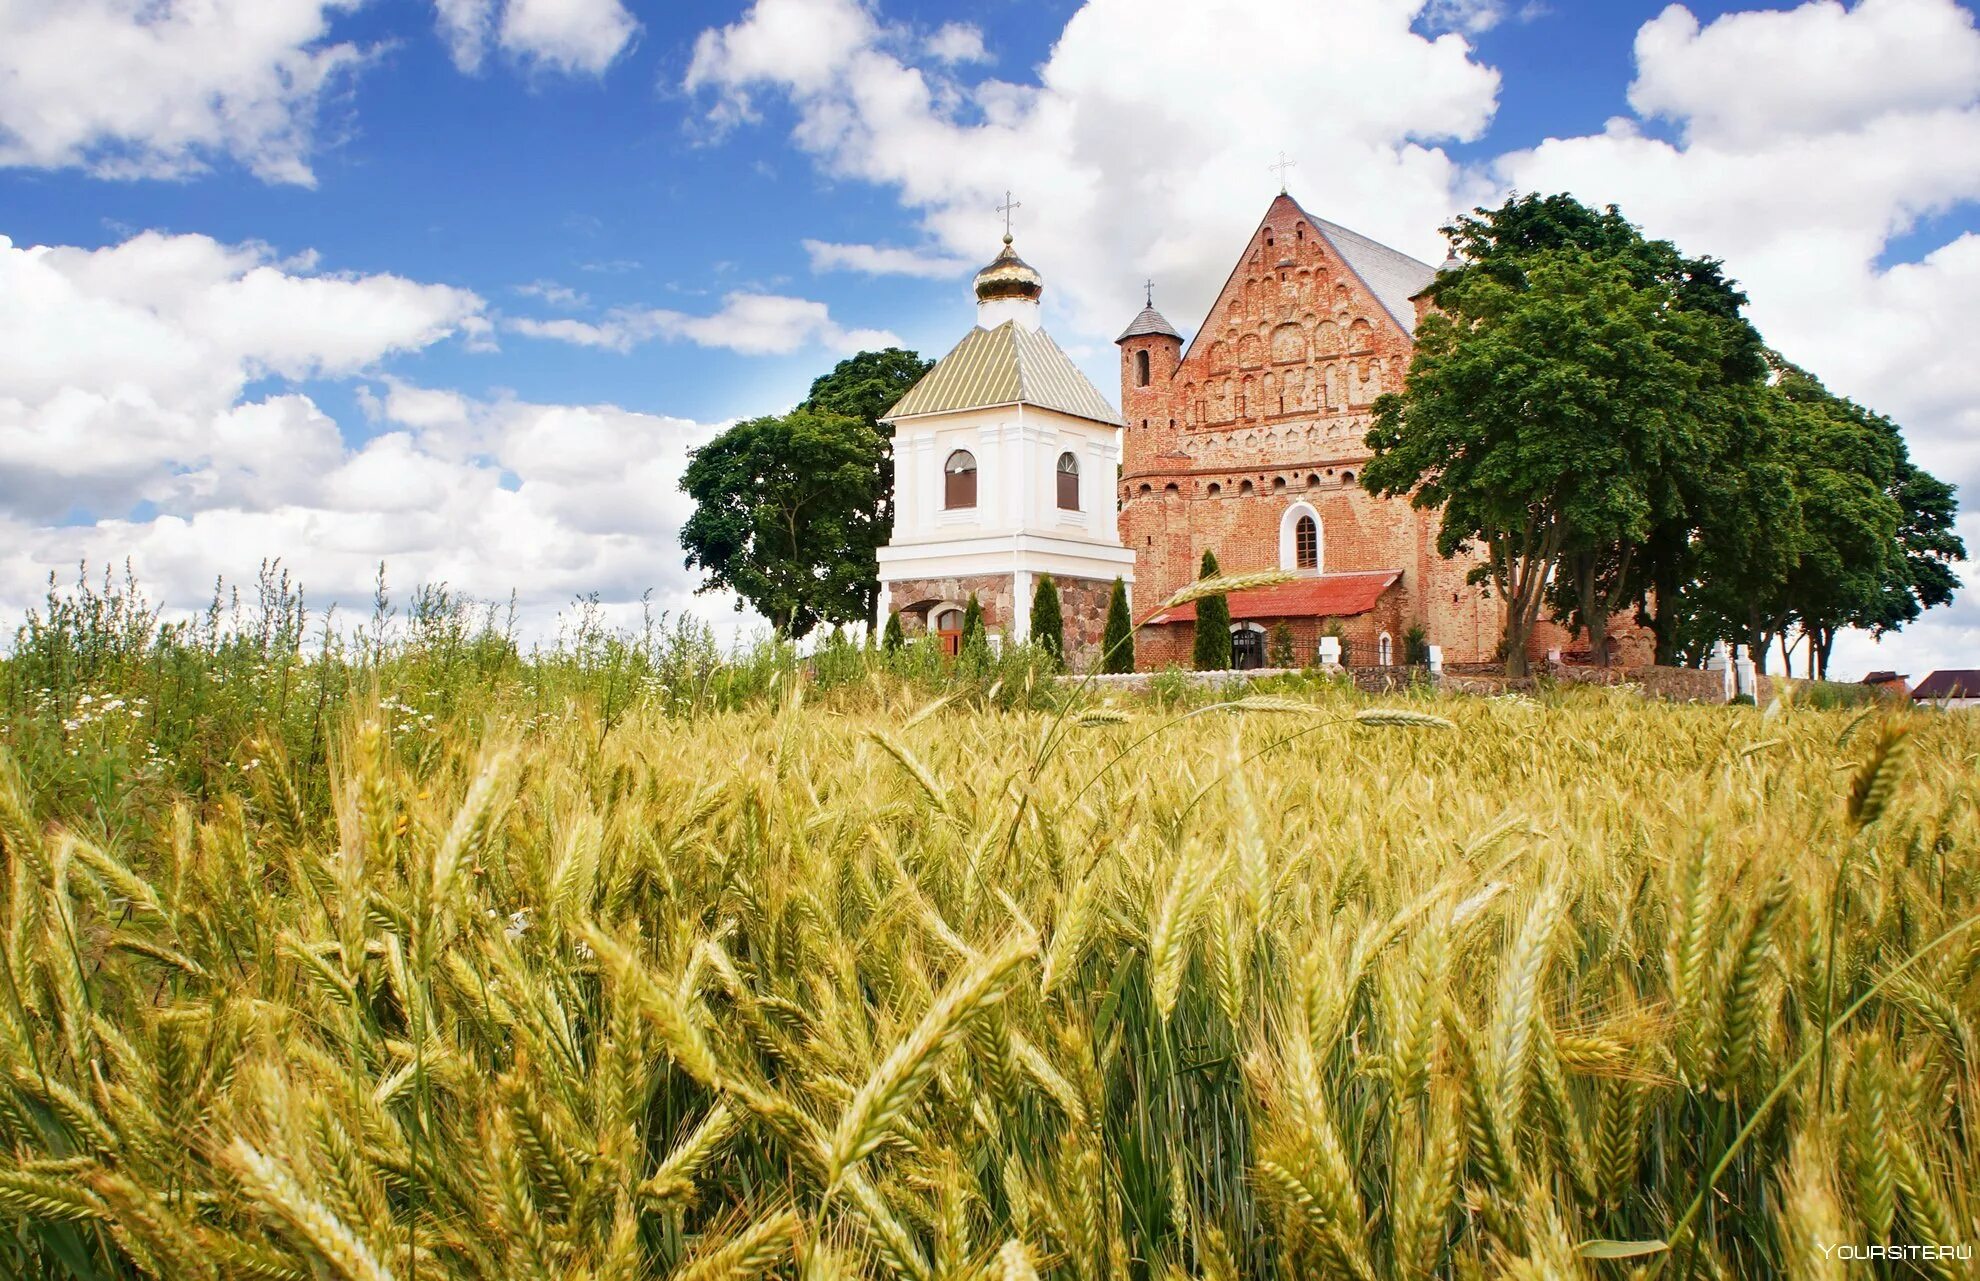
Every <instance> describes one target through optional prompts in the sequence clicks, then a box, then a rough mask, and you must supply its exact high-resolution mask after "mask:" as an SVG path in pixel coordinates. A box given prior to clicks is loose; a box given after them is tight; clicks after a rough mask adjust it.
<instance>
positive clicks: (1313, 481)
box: [1306, 471, 1320, 489]
mask: <svg viewBox="0 0 1980 1281" xmlns="http://www.w3.org/2000/svg"><path fill="white" fill-rule="evenodd" d="M1319 483H1320V473H1319V472H1317V471H1316V472H1313V473H1310V474H1309V475H1308V476H1307V478H1306V487H1307V488H1308V489H1312V488H1313V487H1314V486H1316V485H1318V484H1319Z"/></svg>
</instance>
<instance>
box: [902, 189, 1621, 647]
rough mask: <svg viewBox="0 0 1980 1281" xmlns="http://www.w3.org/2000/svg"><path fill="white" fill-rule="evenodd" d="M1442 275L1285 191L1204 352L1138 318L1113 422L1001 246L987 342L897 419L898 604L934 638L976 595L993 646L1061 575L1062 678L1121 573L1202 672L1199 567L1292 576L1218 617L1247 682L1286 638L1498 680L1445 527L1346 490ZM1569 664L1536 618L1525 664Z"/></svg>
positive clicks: (1495, 639) (1154, 621)
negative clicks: (1177, 599) (1475, 666)
mask: <svg viewBox="0 0 1980 1281" xmlns="http://www.w3.org/2000/svg"><path fill="white" fill-rule="evenodd" d="M1436 274H1437V268H1434V267H1431V266H1430V265H1429V264H1427V263H1423V262H1419V261H1417V260H1416V259H1414V258H1411V257H1410V256H1409V255H1407V254H1404V253H1401V252H1398V251H1397V250H1394V249H1391V248H1389V247H1387V246H1386V245H1382V244H1379V243H1377V242H1376V241H1374V240H1371V239H1369V238H1368V237H1366V236H1363V235H1360V234H1358V233H1356V232H1353V231H1350V230H1348V229H1347V228H1345V227H1342V226H1339V225H1337V224H1335V223H1332V222H1329V221H1327V220H1326V219H1324V218H1318V217H1315V216H1314V215H1312V214H1310V213H1308V212H1307V211H1306V210H1305V209H1303V208H1302V207H1301V206H1300V204H1299V203H1298V202H1297V201H1296V200H1294V199H1293V198H1292V197H1291V196H1290V195H1288V194H1286V193H1285V192H1281V193H1280V194H1279V195H1278V197H1277V198H1275V199H1274V200H1273V201H1272V202H1271V204H1270V206H1269V207H1268V208H1267V209H1266V211H1265V216H1264V217H1263V219H1261V220H1260V222H1259V224H1258V227H1257V229H1256V230H1255V231H1253V233H1252V235H1251V238H1250V240H1249V241H1248V242H1247V243H1246V244H1245V246H1244V248H1243V250H1242V252H1241V253H1240V254H1239V256H1238V260H1237V265H1236V266H1235V267H1234V268H1233V269H1232V271H1231V273H1230V276H1229V278H1228V279H1227V280H1226V282H1225V284H1224V287H1223V289H1222V291H1221V292H1220V293H1219V294H1218V296H1217V299H1216V302H1215V303H1214V304H1213V305H1212V307H1211V308H1210V311H1209V313H1208V314H1207V315H1206V316H1205V317H1204V318H1203V320H1202V323H1201V324H1200V325H1199V326H1198V327H1197V330H1196V333H1195V335H1194V337H1193V338H1192V339H1190V340H1189V341H1187V342H1185V341H1184V338H1183V336H1182V334H1181V333H1180V332H1179V331H1178V330H1177V329H1176V327H1175V326H1174V325H1172V324H1171V323H1170V322H1169V321H1168V320H1167V319H1166V318H1164V317H1163V315H1162V314H1161V313H1160V312H1159V311H1157V310H1156V308H1155V306H1154V300H1153V295H1152V291H1151V293H1150V294H1149V296H1148V297H1146V298H1145V299H1144V303H1145V305H1144V307H1143V308H1142V311H1141V313H1140V314H1139V315H1137V316H1136V317H1135V318H1134V319H1133V321H1132V322H1131V323H1130V324H1129V325H1128V326H1127V329H1126V331H1125V332H1123V333H1122V334H1121V336H1120V338H1119V339H1118V340H1117V345H1118V346H1119V348H1120V379H1121V389H1120V405H1121V413H1120V414H1119V415H1116V414H1115V413H1114V411H1113V408H1112V406H1111V405H1109V404H1108V403H1107V400H1106V398H1105V397H1104V396H1102V395H1101V394H1100V393H1099V392H1098V391H1097V390H1095V389H1094V388H1093V386H1092V384H1091V383H1090V382H1088V381H1087V379H1086V378H1085V376H1084V375H1083V374H1081V373H1080V371H1079V370H1078V368H1077V367H1076V366H1074V365H1073V363H1072V361H1071V360H1070V359H1069V358H1067V357H1066V355H1065V353H1064V352H1062V351H1061V350H1060V349H1059V347H1058V346H1057V344H1056V343H1054V342H1053V341H1052V340H1051V338H1050V337H1049V335H1047V334H1046V333H1045V332H1044V331H1043V329H1041V328H1040V327H1039V322H1038V300H1039V296H1040V294H1041V293H1042V291H1043V280H1042V278H1041V277H1040V276H1039V274H1038V273H1037V272H1036V271H1034V270H1033V269H1032V268H1031V267H1030V266H1028V265H1027V264H1025V263H1024V262H1023V261H1022V260H1021V259H1019V258H1018V257H1017V255H1016V254H1015V253H1014V252H1013V249H1012V245H1011V238H1010V236H1009V235H1008V234H1007V235H1006V237H1005V244H1004V251H1003V252H1002V253H1001V254H1000V255H999V256H998V257H997V259H996V260H995V261H994V262H992V263H991V264H990V265H989V266H987V267H985V268H984V269H983V270H982V271H981V272H979V273H978V274H977V277H976V281H975V291H976V296H977V308H978V323H977V327H976V328H975V329H973V330H972V331H971V332H970V333H969V334H968V335H966V336H965V337H964V338H963V340H962V342H960V343H959V344H957V346H956V348H955V349H954V350H953V351H951V352H950V353H949V354H948V355H947V356H944V357H943V358H942V359H941V360H940V361H939V362H937V364H936V365H935V367H934V368H933V369H931V370H930V371H929V373H928V374H927V375H926V376H925V377H924V378H923V379H922V380H921V382H919V383H918V384H916V385H915V387H914V388H913V389H912V390H910V391H909V392H908V393H907V395H906V396H905V397H903V398H902V400H901V401H900V403H899V404H897V405H896V406H894V408H893V409H892V410H891V411H890V412H889V414H888V421H890V422H891V423H893V425H894V430H895V441H894V449H895V475H896V478H897V481H896V483H897V500H896V507H897V511H898V512H899V515H898V516H897V518H896V524H895V530H894V537H893V540H892V542H891V543H890V544H889V546H887V547H886V548H883V549H882V550H881V552H880V577H881V584H882V588H883V592H884V594H885V597H886V599H887V601H888V602H889V604H890V606H891V607H892V608H894V609H898V610H899V611H900V612H901V615H902V620H903V623H904V624H905V625H906V626H907V627H908V628H909V630H910V631H918V630H928V631H932V632H934V633H936V634H938V635H943V636H945V638H946V637H950V636H952V634H953V631H954V629H959V627H960V623H961V619H962V609H963V602H964V601H965V600H966V599H967V597H968V596H969V595H971V594H975V595H976V596H977V597H978V599H979V601H980V602H981V605H982V607H983V611H984V620H985V624H986V626H987V627H988V628H989V629H990V630H992V631H998V630H1000V629H1001V630H1002V631H1003V633H1004V634H1005V635H1008V636H1010V637H1011V638H1012V639H1013V640H1020V641H1021V640H1023V639H1024V636H1025V626H1026V623H1027V621H1028V614H1029V602H1030V598H1031V597H1030V594H1031V590H1032V587H1033V585H1034V584H1035V582H1036V579H1037V576H1038V575H1039V574H1041V573H1049V574H1051V575H1052V577H1053V579H1054V581H1055V582H1057V584H1058V585H1059V589H1060V595H1061V598H1062V600H1063V602H1064V613H1065V617H1066V631H1067V634H1066V637H1065V640H1066V650H1067V654H1068V656H1069V657H1072V656H1079V655H1085V654H1089V653H1091V652H1092V649H1093V647H1095V646H1097V644H1098V642H1099V639H1100V633H1101V628H1102V626H1103V623H1104V617H1105V607H1106V598H1107V592H1108V590H1109V589H1110V588H1111V585H1112V582H1113V579H1114V578H1115V577H1116V576H1118V577H1120V578H1122V579H1123V580H1125V581H1126V582H1127V583H1129V584H1130V591H1131V599H1132V601H1133V612H1134V618H1135V622H1136V624H1137V634H1136V639H1135V657H1136V666H1137V667H1138V668H1140V669H1142V670H1157V669H1160V668H1163V667H1166V666H1169V665H1170V664H1177V665H1181V666H1188V665H1189V662H1190V655H1191V650H1192V645H1193V640H1194V631H1195V626H1196V612H1195V608H1194V606H1192V605H1182V606H1178V607H1175V608H1167V609H1165V608H1162V607H1161V603H1162V602H1163V601H1165V600H1167V599H1168V598H1169V597H1170V596H1172V595H1173V594H1174V593H1175V592H1176V591H1177V590H1178V589H1180V588H1181V587H1183V586H1184V585H1186V584H1187V583H1188V582H1190V581H1191V580H1192V579H1194V578H1196V577H1197V575H1198V571H1199V566H1200V564H1201V562H1202V558H1203V553H1204V552H1205V551H1206V550H1207V551H1211V552H1214V553H1215V555H1216V557H1217V561H1218V563H1219V566H1220V567H1221V568H1222V570H1223V571H1224V572H1225V573H1230V574H1240V573H1249V572H1253V571H1257V570H1265V569H1282V570H1285V571H1287V572H1289V573H1291V574H1293V575H1294V576H1295V577H1294V579H1293V580H1292V581H1290V582H1287V583H1283V584H1279V585H1276V586H1271V587H1263V588H1257V589H1253V590H1250V591H1242V592H1237V593H1233V594H1232V595H1231V596H1230V598H1229V603H1230V612H1231V633H1232V634H1231V640H1232V653H1233V661H1234V663H1235V665H1236V666H1239V667H1261V666H1264V665H1266V663H1267V661H1268V659H1269V658H1272V657H1279V658H1283V657H1285V655H1284V654H1283V653H1277V654H1275V653H1274V650H1275V649H1282V648H1283V647H1284V645H1285V643H1286V642H1287V641H1290V648H1291V650H1292V654H1291V657H1292V659H1293V660H1294V661H1295V662H1297V663H1302V664H1303V663H1307V662H1310V661H1312V659H1313V658H1314V656H1315V654H1316V653H1317V652H1318V650H1319V648H1320V641H1321V639H1322V638H1323V637H1333V638H1335V640H1336V641H1337V642H1338V644H1339V646H1340V651H1341V659H1342V661H1343V662H1344V663H1346V664H1347V665H1349V666H1351V667H1389V666H1397V665H1401V664H1403V663H1405V662H1407V661H1410V660H1411V659H1413V658H1414V659H1416V660H1417V661H1421V657H1420V655H1418V654H1411V653H1410V643H1411V641H1412V640H1416V641H1419V642H1421V643H1422V644H1425V645H1437V646H1439V647H1441V649H1442V651H1443V655H1444V659H1445V661H1446V662H1452V663H1483V662H1491V661H1494V660H1496V659H1499V658H1500V657H1501V656H1500V655H1499V653H1498V648H1499V643H1500V636H1501V631H1502V623H1503V614H1502V612H1501V611H1502V606H1501V605H1500V603H1499V602H1498V601H1497V600H1495V599H1494V596H1493V592H1492V591H1491V588H1490V586H1489V585H1486V584H1473V583H1470V582H1468V581H1467V578H1468V575H1469V573H1470V570H1471V569H1472V567H1473V565H1474V564H1475V563H1476V562H1475V561H1472V560H1469V559H1454V560H1453V559H1446V558H1445V557H1443V556H1442V555H1441V554H1439V552H1438V550H1437V528H1438V523H1439V517H1438V514H1437V513H1436V512H1435V511H1420V510H1418V509H1416V508H1414V507H1412V506H1411V505H1410V504H1409V502H1408V501H1407V500H1406V499H1403V498H1387V497H1377V496H1375V495H1372V494H1370V493H1368V492H1367V491H1366V490H1363V489H1362V488H1361V487H1360V486H1359V485H1358V484H1357V483H1356V476H1357V473H1358V472H1359V471H1360V469H1361V467H1362V465H1363V464H1364V463H1365V462H1366V461H1367V460H1368V457H1369V450H1368V447H1367V445H1366V443H1365V439H1364V438H1365V437H1366V435H1367V432H1368V428H1369V421H1370V418H1369V410H1370V406H1371V405H1372V404H1373V403H1374V401H1375V399H1376V397H1378V396H1380V395H1382V394H1383V393H1385V392H1390V391H1399V390H1401V388H1402V385H1403V380H1404V378H1405V376H1406V375H1407V373H1408V370H1409V362H1410V355H1411V350H1412V335H1413V334H1414V332H1415V329H1416V325H1417V322H1418V321H1419V320H1420V319H1421V318H1422V317H1423V315H1424V314H1425V313H1426V312H1427V310H1428V308H1429V301H1428V298H1427V293H1426V291H1427V290H1428V289H1429V287H1430V285H1431V283H1432V281H1433V280H1434V279H1435V277H1436ZM1116 442H1118V443H1116ZM1275 636H1276V637H1277V640H1278V644H1277V645H1276V646H1275V643H1274V638H1275ZM1619 639H1620V643H1621V644H1622V645H1624V646H1626V647H1630V648H1634V647H1637V646H1639V645H1641V644H1642V643H1643V638H1642V637H1641V636H1640V635H1639V634H1638V633H1636V631H1635V629H1623V630H1622V635H1621V637H1620V638H1619ZM948 643H953V642H952V641H951V642H948ZM1573 644H1574V638H1573V637H1572V636H1570V635H1569V634H1568V633H1567V632H1566V631H1565V629H1562V628H1559V627H1555V626H1552V625H1548V624H1545V623H1543V624H1542V625H1541V626H1540V627H1539V628H1537V629H1536V631H1535V634H1534V636H1533V639H1532V647H1533V649H1532V653H1531V654H1530V655H1529V657H1530V658H1533V659H1535V660H1538V659H1541V658H1543V657H1545V656H1546V655H1547V654H1548V653H1549V651H1552V650H1561V651H1571V650H1572V648H1573ZM1619 657H1620V658H1622V659H1623V660H1624V661H1633V657H1634V656H1632V655H1627V654H1623V655H1619ZM1076 661H1077V660H1076Z"/></svg>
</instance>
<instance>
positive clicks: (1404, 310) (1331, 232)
mask: <svg viewBox="0 0 1980 1281" xmlns="http://www.w3.org/2000/svg"><path fill="white" fill-rule="evenodd" d="M1300 212H1301V213H1302V214H1305V215H1306V220H1307V221H1308V222H1310V223H1312V224H1313V229H1314V230H1315V231H1318V232H1319V233H1320V234H1321V235H1322V236H1324V237H1326V240H1327V243H1328V244H1330V245H1332V246H1333V247H1334V252H1335V253H1337V254H1339V255H1340V256H1341V261H1342V262H1344V263H1346V264H1347V265H1348V267H1349V268H1350V269H1351V270H1352V271H1353V272H1354V274H1355V275H1357V276H1360V277H1361V281H1362V283H1363V284H1365V285H1367V286H1368V289H1369V292H1371V293H1373V294H1374V295H1375V297H1376V298H1377V299H1379V300H1380V301H1381V303H1382V306H1384V307H1385V308H1387V309H1388V312H1389V314H1390V315H1391V316H1394V317H1395V318H1396V323H1397V324H1399V325H1401V326H1402V327H1403V332H1404V333H1408V334H1414V333H1415V332H1416V304H1414V303H1412V302H1411V301H1410V299H1411V298H1414V297H1415V296H1416V295H1417V294H1420V293H1422V292H1423V291H1424V290H1425V289H1427V288H1429V287H1430V282H1431V281H1432V280H1433V279H1435V278H1436V275H1437V269H1436V268H1435V267H1432V266H1431V265H1430V264H1429V263H1427V262H1418V261H1417V260H1416V259H1414V258H1412V257H1410V256H1409V255H1408V254H1406V253H1403V252H1402V251H1400V250H1397V249H1391V248H1389V247H1388V246H1387V245H1384V244H1380V243H1377V242H1376V241H1373V240H1370V239H1369V238H1368V237H1366V236H1364V235H1362V234H1361V233H1360V232H1358V231H1349V230H1348V229H1347V228H1346V227H1343V226H1341V225H1340V224H1339V223H1334V222H1328V221H1327V220H1326V219H1325V218H1316V217H1314V216H1313V215H1312V214H1310V213H1307V211H1306V208H1305V206H1301V207H1300Z"/></svg>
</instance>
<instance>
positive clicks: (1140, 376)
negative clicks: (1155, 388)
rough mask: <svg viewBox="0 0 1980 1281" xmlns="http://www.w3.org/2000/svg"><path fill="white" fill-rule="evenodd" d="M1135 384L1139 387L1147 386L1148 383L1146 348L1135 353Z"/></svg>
mask: <svg viewBox="0 0 1980 1281" xmlns="http://www.w3.org/2000/svg"><path fill="white" fill-rule="evenodd" d="M1134 385H1135V386H1137V387H1146V386H1147V385H1148V352H1147V351H1146V350H1142V351H1137V352H1136V353H1134Z"/></svg>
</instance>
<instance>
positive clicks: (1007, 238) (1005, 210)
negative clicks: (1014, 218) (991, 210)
mask: <svg viewBox="0 0 1980 1281" xmlns="http://www.w3.org/2000/svg"><path fill="white" fill-rule="evenodd" d="M1023 207H1024V202H1023V201H1022V200H1013V199H1011V192H1010V188H1008V187H1006V188H1005V189H1004V203H1003V204H1001V205H998V206H997V212H998V213H1000V214H1002V215H1004V243H1005V244H1007V245H1008V244H1010V243H1011V210H1013V209H1022V208H1023Z"/></svg>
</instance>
